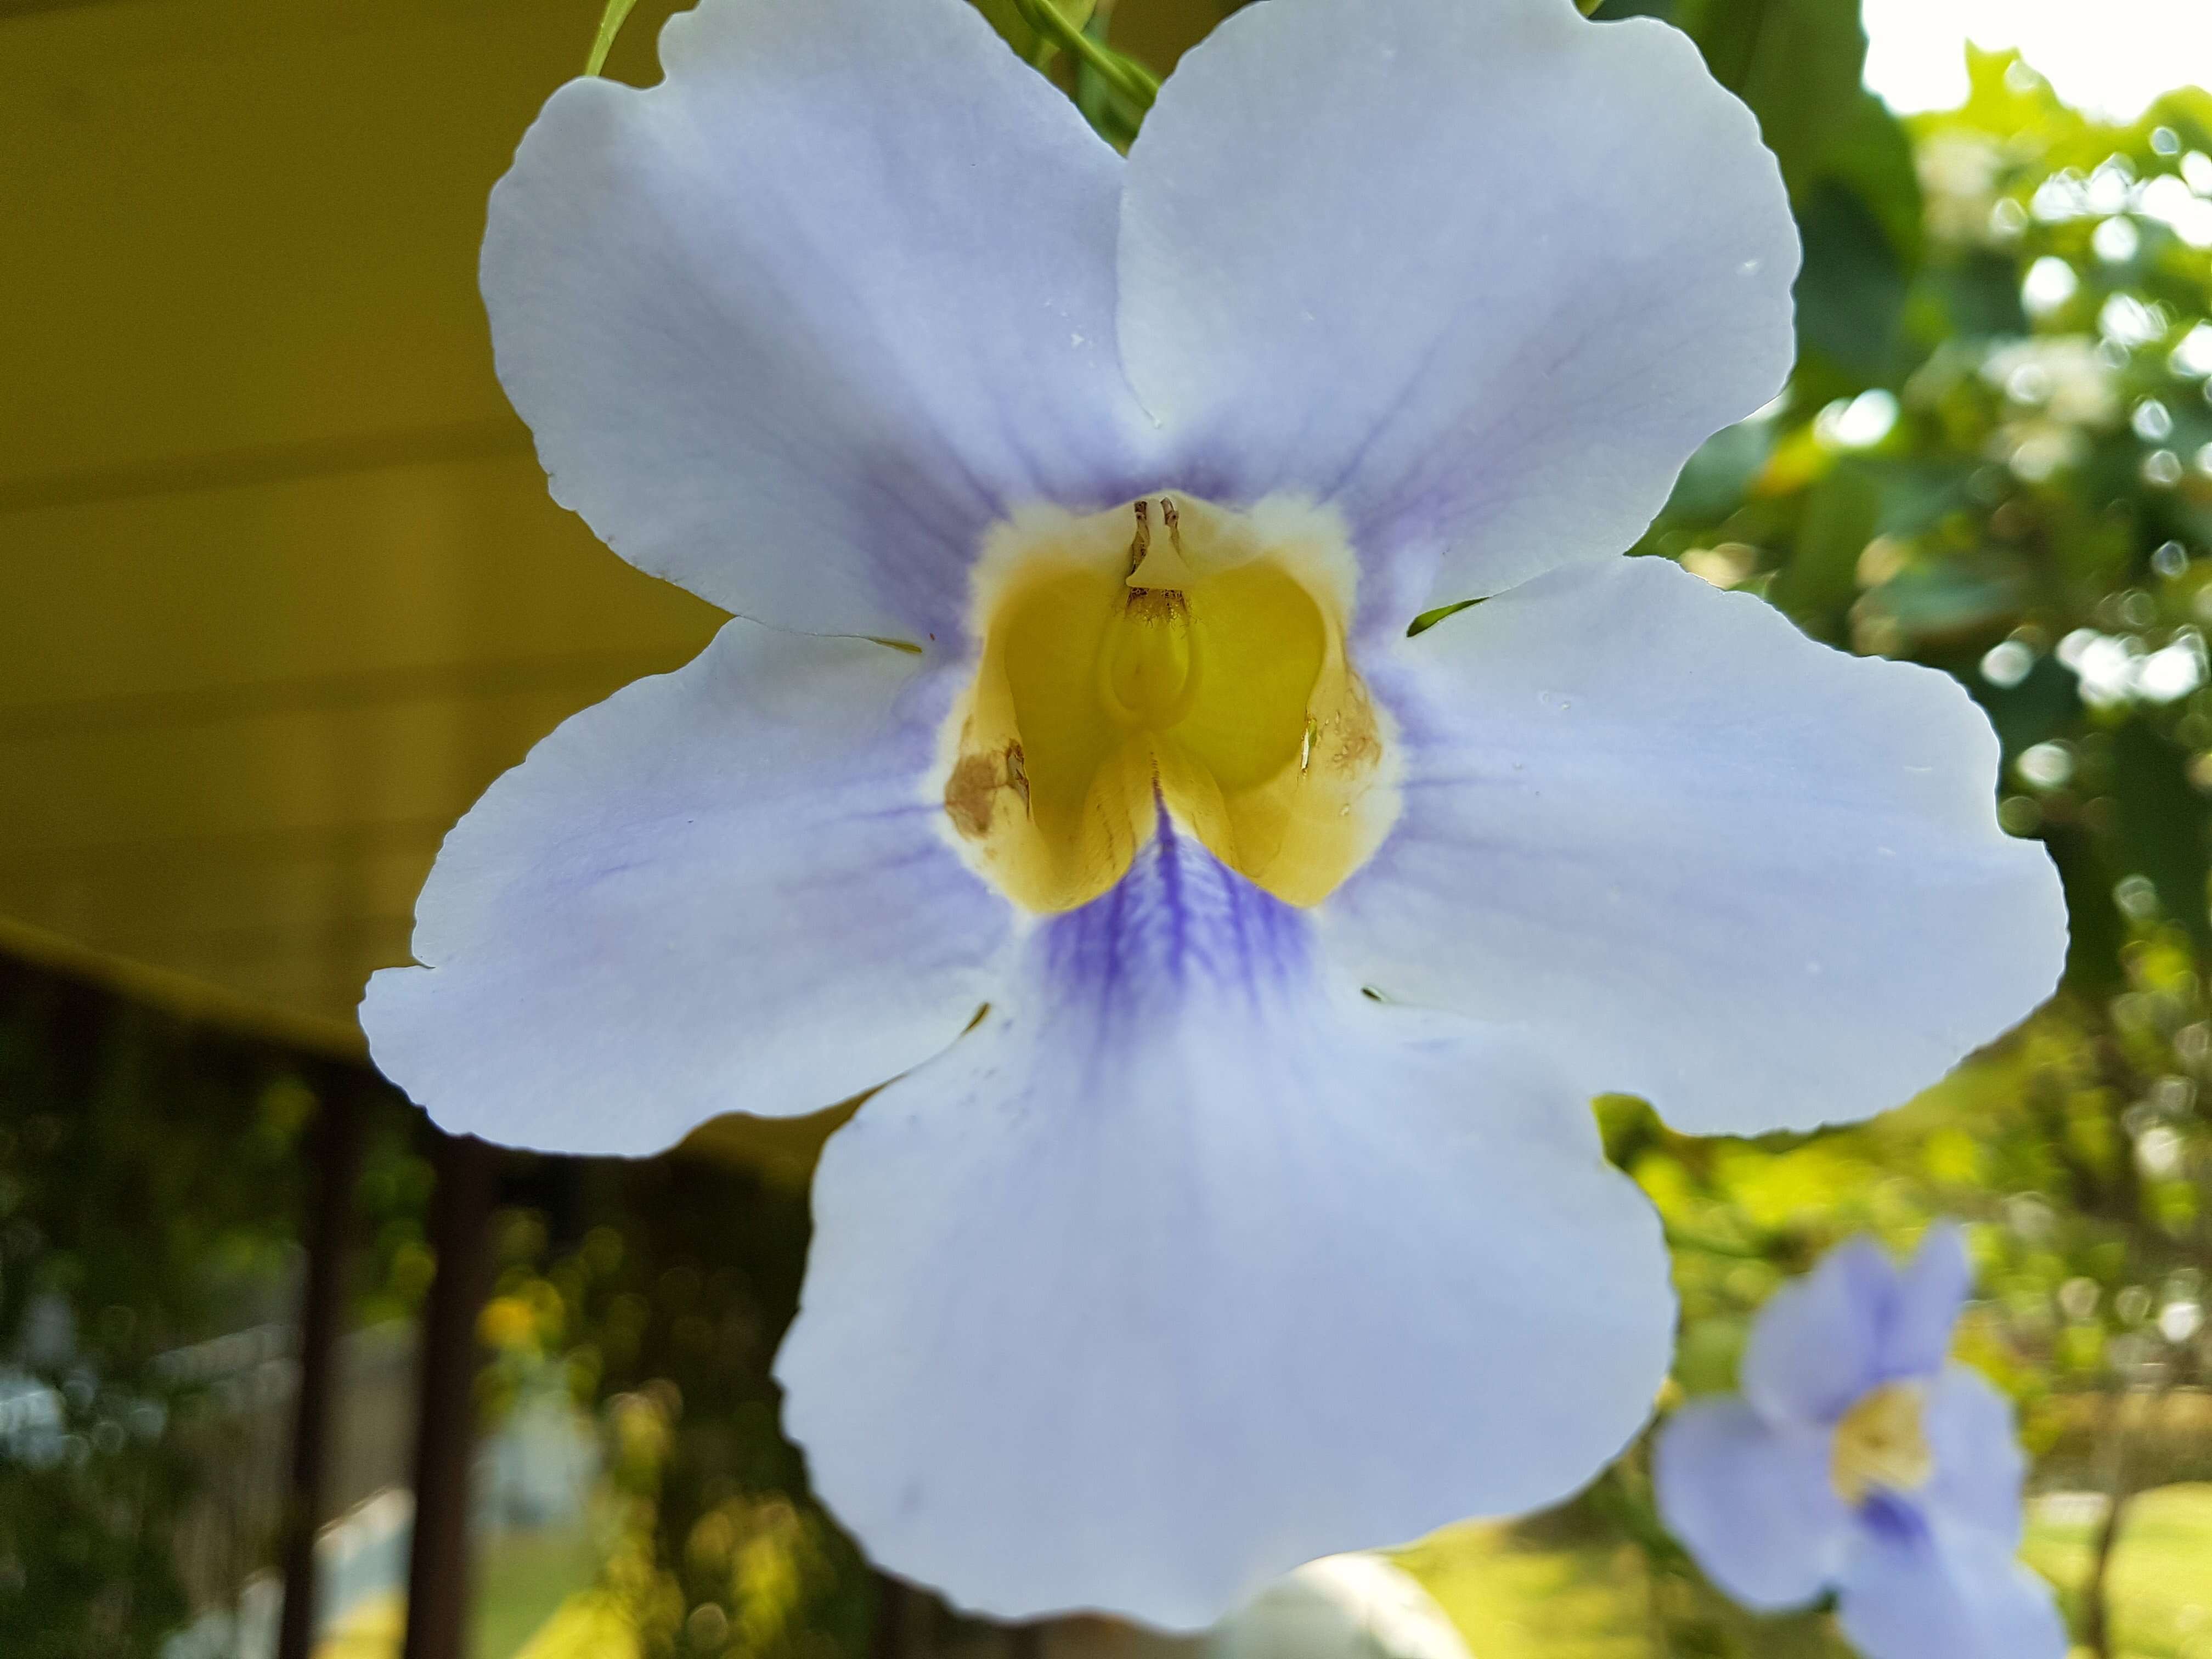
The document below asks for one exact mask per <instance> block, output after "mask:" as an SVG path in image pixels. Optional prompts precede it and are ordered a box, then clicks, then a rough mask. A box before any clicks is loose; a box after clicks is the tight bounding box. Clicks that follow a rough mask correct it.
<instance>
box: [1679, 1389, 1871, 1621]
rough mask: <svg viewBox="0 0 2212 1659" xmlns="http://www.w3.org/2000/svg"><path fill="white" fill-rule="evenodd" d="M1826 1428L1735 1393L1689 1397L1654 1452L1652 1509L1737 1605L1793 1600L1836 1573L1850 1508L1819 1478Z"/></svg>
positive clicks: (1762, 1606)
mask: <svg viewBox="0 0 2212 1659" xmlns="http://www.w3.org/2000/svg"><path fill="white" fill-rule="evenodd" d="M1829 1443H1830V1440H1829V1436H1828V1435H1827V1434H1826V1432H1825V1431H1821V1430H1820V1429H1817V1428H1814V1427H1812V1426H1809V1425H1802V1424H1785V1425H1775V1424H1772V1423H1770V1422H1768V1421H1767V1420H1766V1419H1765V1418H1763V1417H1761V1416H1760V1415H1759V1413H1757V1412H1755V1411H1753V1409H1752V1408H1751V1407H1750V1406H1748V1405H1747V1404H1746V1403H1745V1402H1744V1401H1741V1400H1738V1399H1735V1398H1733V1397H1731V1398H1729V1399H1725V1400H1699V1401H1692V1402H1691V1403H1690V1404H1689V1405H1686V1406H1685V1407H1682V1408H1681V1409H1680V1411H1678V1412H1676V1413H1674V1416H1672V1417H1671V1418H1669V1419H1668V1420H1667V1425H1666V1427H1665V1428H1664V1429H1662V1430H1661V1431H1660V1434H1659V1440H1658V1445H1657V1448H1656V1450H1655V1452H1654V1454H1653V1457H1654V1462H1653V1470H1652V1476H1653V1482H1654V1485H1655V1486H1656V1489H1657V1495H1658V1499H1659V1512H1660V1515H1661V1516H1662V1518H1663V1519H1664V1520H1665V1521H1666V1522H1667V1525H1668V1528H1670V1529H1671V1530H1672V1531H1673V1532H1674V1535H1675V1536H1676V1537H1678V1538H1680V1540H1681V1541H1682V1542H1683V1543H1684V1544H1685V1545H1686V1546H1687V1547H1688V1548H1689V1551H1690V1553H1691V1554H1692V1555H1693V1556H1695V1557H1696V1558H1697V1560H1698V1565H1699V1566H1701V1567H1703V1568H1704V1569H1705V1575H1706V1577H1710V1578H1711V1580H1712V1581H1713V1582H1714V1583H1717V1584H1718V1585H1719V1586H1720V1587H1721V1588H1722V1589H1724V1590H1726V1591H1727V1592H1728V1593H1729V1595H1732V1596H1734V1597H1735V1599H1736V1600H1737V1601H1741V1602H1742V1603H1743V1604H1744V1605H1745V1606H1746V1607H1756V1608H1759V1610H1761V1611H1773V1610H1775V1609H1778V1608H1782V1607H1797V1606H1801V1605H1802V1604H1803V1603H1805V1602H1807V1601H1811V1600H1812V1599H1813V1598H1814V1596H1816V1595H1819V1594H1820V1592H1821V1591H1822V1590H1823V1589H1826V1588H1827V1586H1828V1585H1829V1584H1831V1583H1833V1582H1834V1581H1835V1577H1836V1575H1837V1573H1838V1571H1840V1570H1841V1568H1842V1566H1843V1564H1844V1559H1845V1557H1846V1554H1847V1553H1848V1551H1849V1548H1850V1541H1851V1536H1852V1527H1851V1514H1850V1510H1849V1509H1847V1508H1846V1507H1845V1506H1844V1501H1843V1499H1842V1498H1839V1497H1838V1496H1837V1494H1836V1489H1835V1487H1834V1486H1833V1485H1832V1484H1831V1482H1830V1480H1829V1479H1828V1454H1829Z"/></svg>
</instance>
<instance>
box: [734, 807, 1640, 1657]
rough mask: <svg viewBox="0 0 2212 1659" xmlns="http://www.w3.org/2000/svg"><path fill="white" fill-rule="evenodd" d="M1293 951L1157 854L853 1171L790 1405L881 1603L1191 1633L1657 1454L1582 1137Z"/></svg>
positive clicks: (1276, 905) (1076, 914)
mask: <svg viewBox="0 0 2212 1659" xmlns="http://www.w3.org/2000/svg"><path fill="white" fill-rule="evenodd" d="M1311 933H1312V929H1311V924H1310V921H1309V919H1308V918H1307V916H1306V915H1304V913H1302V912H1298V911H1296V910H1292V909H1291V908H1287V907H1285V905H1283V904H1282V903H1280V902H1278V901H1276V900H1274V899H1273V898H1272V897H1270V896H1267V895H1266V894H1265V893H1263V892H1261V890H1259V889H1257V888H1255V887H1254V886H1252V885H1251V884H1249V883H1247V882H1245V881H1244V880H1243V878H1241V877H1238V876H1236V875H1234V874H1232V873H1231V872H1228V871H1226V870H1225V869H1224V868H1223V866H1220V865H1219V864H1218V863H1216V862H1215V861H1214V860H1213V859H1212V855H1211V854H1207V853H1206V852H1205V851H1204V850H1203V849H1202V848H1200V847H1199V846H1198V844H1197V843H1196V842H1194V841H1193V840H1190V839H1188V838H1187V837H1184V836H1177V835H1176V834H1174V833H1172V832H1171V831H1169V830H1167V829H1162V830H1161V831H1160V833H1159V834H1158V836H1157V837H1156V838H1155V840H1154V841H1153V842H1152V843H1151V844H1150V845H1149V846H1148V847H1147V848H1145V849H1144V850H1143V851H1142V852H1140V853H1139V856H1138V860H1137V862H1136V864H1135V865H1134V866H1133V867H1132V870H1131V872H1130V873H1129V875H1128V876H1127V877H1125V878H1124V879H1123V880H1122V882H1121V884H1119V885H1118V886H1116V887H1115V889H1114V890H1111V891H1110V892H1109V893H1108V894H1106V895H1105V896H1103V897H1101V898H1099V899H1097V900H1096V901H1094V902H1092V903H1091V904H1090V905H1088V906H1086V907H1085V908H1082V909H1080V910H1077V911H1073V912H1070V913H1068V914H1066V915H1063V916H1060V917H1059V918H1056V919H1055V920H1054V921H1052V922H1050V923H1048V924H1047V925H1045V926H1044V927H1041V928H1039V929H1038V930H1037V932H1036V934H1035V935H1034V936H1033V938H1032V939H1031V941H1030V957H1029V965H1028V969H1027V970H1026V973H1025V975H1024V976H1023V977H1022V978H1021V980H1020V981H1018V987H1017V988H1016V989H1015V990H1014V992H1013V993H1012V994H1011V995H1010V996H1008V997H1006V998H1004V999H1002V1000H1000V1001H999V1002H998V1003H995V1004H994V1007H993V1009H992V1012H991V1013H990V1016H989V1017H988V1018H987V1020H986V1021H985V1022H984V1024H982V1025H981V1027H979V1028H978V1029H977V1030H975V1031H973V1032H971V1033H969V1035H968V1036H966V1037H964V1038H963V1039H962V1040H961V1042H958V1043H957V1044H956V1045H955V1046H954V1047H953V1048H951V1051H950V1052H948V1053H947V1054H944V1055H942V1056H940V1057H939V1059H937V1060H934V1061H933V1062H932V1063H930V1064H929V1065H927V1066H923V1067H922V1068H921V1069H920V1070H918V1071H916V1072H915V1073H912V1074H911V1075H909V1076H908V1077H906V1078H904V1079H902V1080H901V1081H899V1082H898V1083H897V1084H896V1085H893V1086H891V1087H890V1088H889V1089H886V1090H885V1091H884V1092H883V1093H881V1094H880V1095H878V1096H877V1097H875V1098H874V1099H872V1101H870V1102H869V1103H868V1104H867V1105H866V1107H865V1108H864V1109H862V1110H861V1112H860V1115H858V1116H857V1117H856V1118H854V1121H852V1122H851V1123H850V1124H849V1125H848V1126H847V1127H845V1128H843V1129H842V1130H841V1131H839V1132H838V1133H837V1134H836V1136H835V1137H834V1138H833V1139H831V1141H830V1143H829V1147H828V1148H827V1150H826V1152H824V1154H823V1162H822V1164H821V1167H820V1169H819V1171H818V1172H817V1176H816V1182H815V1189H814V1213H815V1219H816V1236H815V1241H814V1245H813V1252H812V1255H811V1258H810V1260H809V1261H808V1265H807V1278H806V1284H805V1292H804V1294H803V1297H802V1298H801V1307H800V1313H799V1320H798V1322H797V1324H796V1325H795V1326H794V1327H793V1330H792V1333H791V1335H790V1336H789V1338H788V1339H787V1341H786V1343H785V1346H784V1349H783V1352H782V1353H781V1356H780V1357H779V1358H778V1361H777V1375H778V1376H779V1377H780V1378H781V1382H782V1383H783V1385H784V1387H785V1389H786V1390H787V1401H786V1407H785V1411H786V1423H787V1428H788V1430H789V1431H790V1432H791V1433H792V1434H793V1436H794V1437H796V1438H797V1439H798V1440H799V1442H800V1443H803V1444H804V1445H805V1448H806V1451H807V1455H808V1459H809V1462H810V1466H811V1471H812V1477H813V1480H814V1483H815V1486H816V1489H817V1491H818V1492H821V1493H822V1494H823V1496H824V1498H826V1499H827V1500H828V1501H829V1504H831V1506H832V1507H833V1508H834V1509H835V1510H836V1512H837V1513H838V1515H839V1516H840V1517H841V1518H842V1520H843V1521H844V1522H845V1523H846V1524H847V1525H848V1527H850V1528H852V1529H853V1531H854V1533H855V1534H857V1535H858V1536H859V1538H860V1541H861V1542H862V1544H863V1545H864V1546H865V1547H866V1548H867V1550H868V1551H869V1552H870V1553H871V1554H872V1556H874V1557H875V1559H877V1560H878V1561H880V1562H881V1563H882V1564H883V1565H885V1566H887V1567H889V1568H890V1569H892V1570H894V1571H897V1572H899V1573H901V1574H903V1575H906V1576H908V1577H914V1578H917V1579H920V1580H921V1581H923V1582H926V1583H931V1584H934V1585H936V1586H938V1587H939V1588H940V1589H943V1590H944V1591H945V1592H946V1593H947V1594H948V1595H951V1597H952V1598H953V1599H954V1600H956V1601H959V1602H961V1603H963V1604H964V1605H966V1606H969V1607H976V1608H979V1609H981V1610H984V1611H987V1612H989V1613H994V1614H997V1615H1000V1616H1002V1617H1027V1616H1032V1615H1036V1614H1041V1613H1048V1612H1055V1611H1060V1610H1063V1609H1069V1608H1080V1607H1095V1608H1102V1609H1105V1610H1108V1611H1111V1612H1115V1613H1122V1614H1125V1615H1128V1616H1131V1617H1133V1618H1137V1619H1139V1620H1146V1621H1149V1622H1151V1623H1153V1624H1157V1625H1160V1626H1170V1627H1180V1628H1195V1627H1197V1626H1204V1625H1207V1624H1210V1623H1212V1621H1213V1620H1216V1619H1218V1617H1220V1616H1221V1615H1222V1614H1223V1613H1225V1612H1227V1611H1228V1610H1229V1609H1230V1608H1231V1607H1234V1606H1235V1605H1237V1603H1238V1602H1239V1601H1242V1600H1243V1599H1244V1598H1245V1597H1246V1596H1248V1595H1250V1594H1252V1593H1253V1592H1255V1591H1256V1590H1258V1589H1260V1588H1261V1586H1262V1585H1263V1584H1265V1583H1267V1581H1268V1580H1269V1579H1270V1578H1272V1577H1274V1576H1276V1575H1277V1574H1279V1573H1280V1572H1282V1571H1285V1570H1286V1569H1288V1568H1290V1567H1291V1566H1293V1565H1296V1564H1297V1563H1298V1562H1301V1561H1304V1560H1307V1559H1311V1558H1313V1557H1316V1556H1319V1555H1323V1554H1327V1553H1332V1552H1335V1551H1340V1550H1343V1549H1346V1548H1351V1547H1361V1546H1371V1545H1376V1544H1383V1543H1387V1542H1392V1541H1398V1540H1401V1539H1405V1538H1408V1537H1412V1536H1413V1535H1416V1534H1420V1533H1422V1532H1425V1531H1426V1530H1428V1529H1430V1528H1434V1527H1436V1526H1437V1525H1440V1524H1442V1523H1443V1522H1448V1521H1450V1520H1453V1519H1455V1518H1458V1517H1460V1516H1465V1515H1468V1514H1474V1513H1484V1512H1488V1513H1500V1512H1507V1511H1514V1510H1522V1509H1526V1508H1528V1507H1531V1506H1533V1505H1535V1504H1541V1503H1545V1502H1547V1501H1549V1500H1551V1499H1553V1498H1559V1497H1561V1496H1563V1495H1565V1493H1567V1492H1570V1491H1571V1490H1572V1489H1573V1488H1574V1487H1576V1486H1578V1485H1580V1484H1581V1483H1582V1482H1583V1481H1584V1480H1587V1479H1588V1478H1589V1476H1590V1475H1591V1474H1594V1473H1595V1471H1596V1470H1597V1468H1599V1467H1600V1466H1601V1464H1602V1463H1603V1462H1605V1460H1606V1459H1607V1458H1608V1457H1610V1456H1611V1455H1613V1454H1614V1453H1615V1452H1616V1451H1618V1449H1620V1446H1621V1444H1622V1443H1623V1442H1624V1441H1625V1440H1626V1438H1627V1437H1629V1436H1630V1435H1631V1434H1632V1432H1633V1431H1634V1430H1635V1429H1636V1427H1637V1425H1638V1424H1639V1423H1640V1422H1641V1421H1642V1420H1643V1419H1644V1415H1645V1413H1646V1411H1647V1409H1648V1407H1649V1404H1650V1400H1651V1397H1652V1394H1653V1392H1654V1390H1655V1389H1656V1387H1657V1385H1658V1383H1659V1381H1660V1379H1661V1377H1662V1375H1663V1374H1664V1371H1665V1368H1666V1356H1667V1350H1668V1341H1669V1337H1670V1335H1671V1324H1672V1313H1673V1307H1672V1298H1671V1297H1670V1295H1669V1293H1668V1288H1667V1285H1666V1268H1665V1261H1664V1257H1663V1252H1662V1247H1661V1243H1660V1238H1659V1233H1658V1229H1657V1225H1656V1220H1655V1218H1654V1217H1653V1215H1652V1213H1651V1212H1650V1209H1649V1207H1648V1206H1646V1205H1645V1204H1644V1202H1643V1200H1641V1198H1640V1197H1639V1195H1638V1194H1637V1193H1636V1192H1635V1190H1634V1189H1633V1188H1632V1186H1631V1185H1630V1183H1629V1182H1627V1181H1626V1179H1625V1178H1624V1177H1622V1176H1620V1175H1619V1174H1618V1173H1617V1172H1616V1171H1614V1170H1612V1169H1610V1168H1609V1167H1608V1166H1607V1164H1605V1163H1604V1161H1603V1159H1602V1157H1601V1152H1600V1149H1599V1146H1598V1142H1597V1139H1596V1137H1595V1130H1594V1126H1593V1123H1592V1121H1591V1118H1590V1115H1589V1111H1588V1109H1587V1108H1586V1106H1585V1105H1584V1103H1583V1101H1582V1100H1581V1098H1580V1097H1578V1096H1577V1094H1576V1092H1575V1091H1574V1090H1573V1089H1572V1088H1571V1087H1570V1086H1567V1085H1565V1084H1564V1083H1562V1082H1561V1081H1560V1080H1559V1079H1557V1078H1555V1077H1554V1076H1553V1074H1552V1073H1550V1071H1549V1069H1548V1068H1547V1067H1546V1066H1543V1065H1542V1064H1541V1063H1540V1062H1534V1061H1532V1060H1531V1059H1530V1058H1529V1057H1528V1055H1527V1054H1524V1053H1523V1052H1522V1050H1520V1049H1519V1048H1516V1047H1515V1046H1512V1045H1511V1044H1510V1043H1509V1042H1507V1041H1506V1040H1505V1039H1504V1037H1502V1036H1500V1035H1499V1034H1498V1033H1497V1032H1495V1031H1492V1030H1488V1029H1486V1028H1484V1027H1480V1026H1476V1025H1474V1024H1468V1023H1466V1022H1462V1021H1459V1020H1456V1019H1454V1018H1449V1017H1447V1016H1438V1015H1435V1014H1430V1013H1425V1012H1413V1011H1407V1010H1401V1009H1389V1008H1384V1007H1381V1006H1376V1005H1374V1004H1371V1003H1368V1002H1364V1001H1362V1000H1359V999H1358V998H1357V997H1345V998H1343V999H1341V1000H1340V999H1339V998H1338V997H1337V996H1336V995H1334V994H1331V993H1330V992H1329V991H1328V990H1327V989H1325V988H1324V981H1323V980H1322V976H1320V975H1317V974H1316V972H1315V971H1314V967H1313V963H1311V961H1310V956H1309V952H1310V949H1311V947H1312V944H1313V939H1312V937H1311Z"/></svg>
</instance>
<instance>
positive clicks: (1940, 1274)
mask: <svg viewBox="0 0 2212 1659" xmlns="http://www.w3.org/2000/svg"><path fill="white" fill-rule="evenodd" d="M1973 1283H1974V1268H1973V1264H1972V1262H1971V1261H1968V1260H1967V1259H1966V1235H1965V1234H1964V1233H1962V1232H1961V1231H1959V1229H1958V1228H1957V1227H1956V1226H1954V1225H1952V1224H1950V1223H1948V1222H1938V1223H1936V1225H1934V1226H1932V1227H1930V1228H1929V1230H1928V1233H1927V1236H1926V1237H1924V1238H1923V1239H1922V1240H1921V1241H1920V1248H1919V1249H1917V1250H1916V1251H1914V1252H1913V1255H1912V1259H1911V1261H1908V1262H1906V1263H1905V1265H1904V1266H1903V1267H1900V1268H1899V1269H1898V1270H1897V1280H1896V1291H1895V1293H1894V1295H1893V1298H1892V1300H1891V1303H1890V1306H1889V1312H1888V1316H1887V1318H1886V1319H1885V1320H1884V1321H1883V1325H1882V1335H1881V1369H1882V1371H1883V1373H1884V1375H1885V1376H1893V1377H1903V1376H1936V1374H1937V1373H1939V1372H1940V1371H1942V1369H1943V1362H1944V1361H1945V1360H1946V1359H1948V1358H1949V1357H1950V1353H1951V1333H1952V1329H1953V1328H1954V1327H1955V1326H1956V1325H1957V1324H1958V1322H1959V1313H1960V1310H1961V1309H1963V1308H1964V1307H1965V1306H1966V1292H1967V1291H1970V1290H1972V1288H1973Z"/></svg>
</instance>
